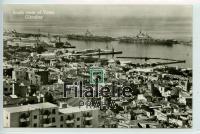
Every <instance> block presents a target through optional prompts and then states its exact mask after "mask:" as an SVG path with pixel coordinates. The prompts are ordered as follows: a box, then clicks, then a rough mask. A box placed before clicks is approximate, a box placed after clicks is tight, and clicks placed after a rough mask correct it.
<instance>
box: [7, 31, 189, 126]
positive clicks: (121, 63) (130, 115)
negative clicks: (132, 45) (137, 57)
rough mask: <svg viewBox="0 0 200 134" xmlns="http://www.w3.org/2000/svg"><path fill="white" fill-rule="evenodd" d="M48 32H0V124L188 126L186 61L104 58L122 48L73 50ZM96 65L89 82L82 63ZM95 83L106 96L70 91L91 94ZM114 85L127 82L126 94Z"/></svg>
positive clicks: (87, 71)
mask: <svg viewBox="0 0 200 134" xmlns="http://www.w3.org/2000/svg"><path fill="white" fill-rule="evenodd" d="M56 39H57V40H56V41H52V40H48V36H46V37H41V36H39V35H38V36H37V35H34V34H33V35H32V34H29V37H24V35H23V34H20V35H16V32H13V31H9V32H5V33H4V51H3V53H4V55H3V95H4V96H3V118H4V119H3V121H4V122H3V126H4V127H7V128H10V127H45V128H46V127H57V128H191V127H192V69H191V68H181V67H178V66H176V65H175V64H174V66H172V65H167V64H161V63H145V64H143V63H137V64H135V63H132V62H130V61H127V60H122V59H120V58H117V57H115V56H113V57H112V58H105V57H103V56H101V55H112V54H113V55H114V54H121V53H123V52H119V51H115V50H103V49H98V48H97V49H85V50H78V49H76V46H73V44H70V43H69V42H68V41H66V42H62V40H61V39H60V37H57V38H56ZM99 67H100V68H102V69H103V74H102V75H103V76H104V77H103V82H102V83H100V84H98V83H97V84H91V81H90V80H91V74H90V69H91V68H99ZM80 83H81V88H82V89H81V90H80V89H77V86H79V85H80ZM66 85H67V86H66ZM96 86H98V89H99V90H100V89H102V88H103V87H104V89H105V87H107V88H108V89H112V94H114V95H108V94H106V93H105V92H106V91H104V93H105V94H104V95H103V94H99V95H98V97H95V96H94V97H91V94H90V95H89V96H90V97H85V96H80V97H74V96H75V94H80V92H82V90H83V91H85V89H86V87H91V88H90V89H93V90H94V93H95V89H96V88H97V87H96ZM122 87H130V88H128V89H129V91H128V93H129V95H115V94H118V93H119V92H118V91H119V90H120V91H121V90H123V88H122ZM66 88H67V89H66ZM113 89H114V91H113ZM77 92H79V93H77ZM102 92H103V91H102ZM107 92H108V90H107ZM92 93H93V91H92ZM130 94H131V95H130ZM101 104H102V106H100V107H96V105H101ZM108 106H109V107H108Z"/></svg>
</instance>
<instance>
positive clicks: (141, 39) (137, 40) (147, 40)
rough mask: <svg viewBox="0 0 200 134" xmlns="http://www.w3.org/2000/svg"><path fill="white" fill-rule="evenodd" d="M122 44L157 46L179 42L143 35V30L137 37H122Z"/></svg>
mask: <svg viewBox="0 0 200 134" xmlns="http://www.w3.org/2000/svg"><path fill="white" fill-rule="evenodd" d="M119 42H120V43H132V44H157V45H168V46H171V45H173V44H177V43H178V41H177V40H173V39H166V40H165V39H154V38H152V37H151V36H149V35H148V34H147V33H143V32H142V31H141V30H140V32H139V33H138V34H137V35H136V36H135V37H121V38H119Z"/></svg>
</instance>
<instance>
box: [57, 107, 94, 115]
mask: <svg viewBox="0 0 200 134" xmlns="http://www.w3.org/2000/svg"><path fill="white" fill-rule="evenodd" d="M91 110H98V109H97V108H90V107H86V106H82V107H68V108H63V109H59V112H61V113H63V114H68V113H77V112H84V111H91Z"/></svg>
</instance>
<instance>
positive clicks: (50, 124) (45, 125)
mask: <svg viewBox="0 0 200 134" xmlns="http://www.w3.org/2000/svg"><path fill="white" fill-rule="evenodd" d="M52 125H53V124H52V123H48V124H43V127H51V126H52Z"/></svg>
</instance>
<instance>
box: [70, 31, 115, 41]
mask: <svg viewBox="0 0 200 134" xmlns="http://www.w3.org/2000/svg"><path fill="white" fill-rule="evenodd" d="M67 38H68V40H80V41H97V42H111V41H114V40H115V39H114V38H112V37H109V36H96V35H93V34H92V33H91V32H90V31H89V30H87V31H86V33H85V34H84V35H77V34H68V35H67Z"/></svg>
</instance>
